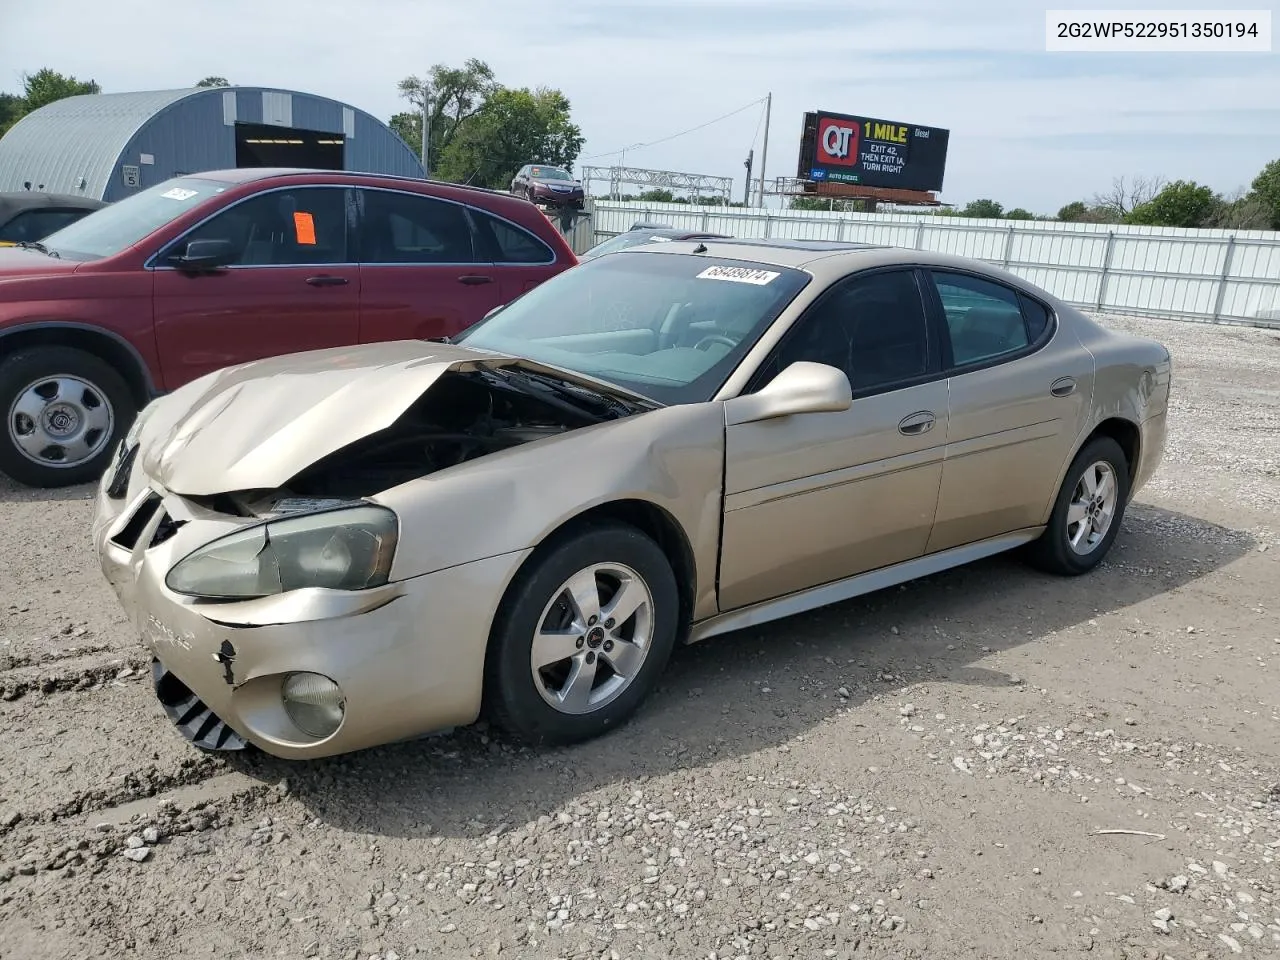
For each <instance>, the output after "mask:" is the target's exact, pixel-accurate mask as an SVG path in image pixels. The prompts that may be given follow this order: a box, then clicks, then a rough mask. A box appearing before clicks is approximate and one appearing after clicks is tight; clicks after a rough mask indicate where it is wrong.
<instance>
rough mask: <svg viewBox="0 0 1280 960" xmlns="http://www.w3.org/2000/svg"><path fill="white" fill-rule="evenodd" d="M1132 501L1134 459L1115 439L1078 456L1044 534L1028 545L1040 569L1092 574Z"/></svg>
mask: <svg viewBox="0 0 1280 960" xmlns="http://www.w3.org/2000/svg"><path fill="white" fill-rule="evenodd" d="M1128 502H1129V460H1128V458H1127V457H1126V456H1125V455H1124V451H1123V450H1122V449H1121V448H1120V444H1118V443H1116V441H1115V440H1113V439H1112V438H1111V437H1095V438H1094V439H1092V440H1090V441H1089V442H1088V443H1086V444H1085V445H1084V447H1082V448H1081V450H1080V452H1079V453H1077V454H1076V457H1075V459H1074V460H1072V461H1071V466H1070V468H1069V469H1068V470H1067V473H1066V476H1065V477H1063V479H1062V488H1061V489H1060V490H1059V491H1058V498H1057V500H1056V501H1055V502H1054V505H1053V513H1051V514H1050V515H1049V523H1048V525H1047V526H1046V527H1045V530H1044V533H1042V534H1041V535H1040V538H1039V539H1038V540H1036V541H1034V542H1033V543H1031V544H1030V545H1029V546H1028V548H1027V559H1028V560H1029V561H1030V562H1031V563H1032V564H1033V565H1035V566H1036V567H1039V568H1040V569H1041V570H1045V571H1047V572H1048V573H1055V574H1058V575H1060V576H1068V577H1073V576H1079V575H1080V574H1082V573H1088V572H1089V571H1090V570H1092V569H1093V568H1094V567H1096V566H1097V565H1098V564H1099V563H1101V562H1102V560H1103V558H1104V557H1105V556H1106V555H1107V552H1108V551H1109V550H1110V549H1111V544H1112V543H1114V542H1115V539H1116V535H1117V534H1118V533H1119V532H1120V523H1121V521H1122V520H1123V519H1124V512H1125V507H1126V506H1127V505H1128Z"/></svg>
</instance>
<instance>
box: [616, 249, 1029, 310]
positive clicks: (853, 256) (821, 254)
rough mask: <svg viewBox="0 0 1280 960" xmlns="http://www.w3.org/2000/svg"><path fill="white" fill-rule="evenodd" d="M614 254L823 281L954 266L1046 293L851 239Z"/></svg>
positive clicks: (954, 259)
mask: <svg viewBox="0 0 1280 960" xmlns="http://www.w3.org/2000/svg"><path fill="white" fill-rule="evenodd" d="M613 256H621V257H635V256H648V257H670V256H706V257H718V258H721V259H724V260H743V261H748V262H751V263H759V264H764V265H766V266H777V267H789V268H791V269H794V270H803V271H805V272H806V273H810V274H812V275H813V276H814V277H816V278H817V279H819V280H822V281H827V282H829V281H832V280H835V279H837V278H838V277H840V276H843V275H844V274H846V273H850V272H852V271H854V270H861V269H867V268H870V267H881V266H933V267H951V268H953V269H958V270H964V271H968V272H973V273H982V274H985V275H986V276H988V277H991V278H992V279H996V280H1000V281H1002V282H1004V283H1006V284H1009V285H1012V286H1015V287H1017V288H1018V289H1021V290H1023V291H1026V292H1029V293H1033V294H1035V295H1036V296H1039V297H1042V298H1043V297H1044V296H1045V295H1046V294H1045V293H1044V291H1042V290H1040V288H1038V287H1036V286H1034V285H1033V284H1031V283H1029V282H1028V281H1026V280H1024V279H1022V278H1021V277H1019V276H1017V275H1016V274H1013V273H1010V272H1009V271H1007V270H1003V269H1001V268H1000V267H997V266H995V265H993V264H990V263H987V262H985V261H982V260H974V259H972V258H969V257H960V256H956V255H955V254H950V253H935V252H933V251H930V250H915V249H911V248H908V247H891V246H885V245H882V244H874V243H852V242H844V241H834V240H791V239H786V238H770V239H758V240H752V239H744V238H733V239H729V240H714V239H702V240H672V241H670V242H668V243H642V244H638V245H637V246H634V247H628V248H626V249H624V250H619V251H617V253H615V254H613Z"/></svg>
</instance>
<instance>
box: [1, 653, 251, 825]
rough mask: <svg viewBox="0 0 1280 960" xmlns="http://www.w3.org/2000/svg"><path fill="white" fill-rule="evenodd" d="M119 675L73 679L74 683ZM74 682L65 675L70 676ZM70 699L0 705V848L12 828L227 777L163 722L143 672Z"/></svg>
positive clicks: (220, 762)
mask: <svg viewBox="0 0 1280 960" xmlns="http://www.w3.org/2000/svg"><path fill="white" fill-rule="evenodd" d="M103 669H111V670H112V671H113V672H112V676H113V677H114V676H118V674H119V672H120V669H121V668H119V667H115V666H113V667H110V668H94V669H92V670H90V671H88V672H83V671H82V672H81V674H80V676H81V680H80V681H77V683H79V682H83V680H85V679H89V678H91V677H94V676H97V675H98V674H99V673H100V672H101V671H102V670H103ZM72 676H75V674H72ZM72 689H73V692H72V693H70V694H54V695H51V696H48V695H46V696H41V695H38V694H36V695H30V696H26V697H23V698H22V699H19V700H16V701H10V702H6V703H0V728H3V729H4V730H5V740H6V752H7V758H6V762H5V764H4V765H3V766H2V767H0V841H2V840H3V837H4V836H5V835H7V834H8V833H10V832H12V831H13V830H14V829H15V828H17V827H18V826H19V825H20V824H32V823H42V822H43V823H48V822H53V821H57V820H61V819H64V818H66V817H70V816H74V815H78V814H82V813H85V812H88V811H93V810H101V809H104V808H107V807H111V806H117V805H119V804H123V803H128V802H130V801H133V800H138V799H141V798H145V797H151V796H155V795H156V794H158V793H161V792H164V791H166V790H171V789H174V788H175V787H181V786H186V785H189V784H193V783H198V782H200V781H203V780H207V779H209V778H210V777H213V776H215V775H217V774H219V773H221V772H224V771H225V770H226V769H227V763H226V760H225V759H224V758H222V757H221V756H219V755H217V754H208V753H203V752H201V751H199V750H197V749H195V748H194V747H192V746H191V744H189V743H188V742H187V741H186V740H185V739H183V738H182V736H180V735H179V734H178V733H177V732H176V731H175V730H174V729H173V728H172V727H171V726H170V724H169V722H168V720H167V719H166V718H165V716H164V714H163V712H162V711H161V709H160V707H159V706H158V705H157V703H156V702H155V698H154V697H153V696H152V693H151V686H150V683H149V681H147V680H146V679H145V673H143V674H142V675H141V676H140V675H139V673H138V672H136V671H134V672H132V673H131V675H130V676H129V677H128V678H126V679H122V680H121V679H110V680H107V681H105V682H102V681H100V682H99V683H98V685H97V686H96V687H91V688H89V689H85V690H80V691H76V690H75V685H73V688H72Z"/></svg>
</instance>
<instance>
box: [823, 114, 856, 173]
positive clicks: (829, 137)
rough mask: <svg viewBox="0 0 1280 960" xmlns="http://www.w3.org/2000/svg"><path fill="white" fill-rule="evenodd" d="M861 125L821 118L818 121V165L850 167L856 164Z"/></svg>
mask: <svg viewBox="0 0 1280 960" xmlns="http://www.w3.org/2000/svg"><path fill="white" fill-rule="evenodd" d="M860 127H861V124H858V123H853V122H851V121H848V120H834V119H832V118H830V117H822V118H820V119H819V120H818V163H819V164H823V165H828V166H835V167H852V166H854V165H856V164H857V162H858V139H859V137H860V136H861V134H862V131H861V130H860V129H859V128H860Z"/></svg>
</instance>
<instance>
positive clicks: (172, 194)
mask: <svg viewBox="0 0 1280 960" xmlns="http://www.w3.org/2000/svg"><path fill="white" fill-rule="evenodd" d="M195 195H196V191H194V190H183V189H182V188H181V187H174V188H173V189H172V190H166V191H165V192H164V193H162V194H160V196H162V197H164V198H165V199H166V200H190V199H191V198H192V197H194V196H195Z"/></svg>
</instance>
